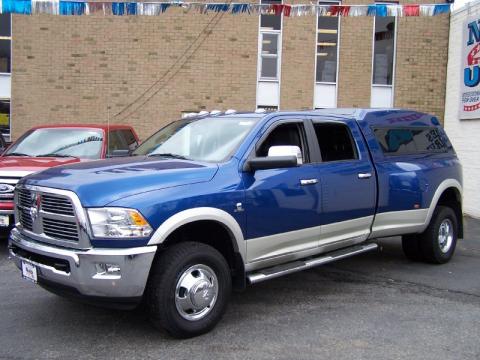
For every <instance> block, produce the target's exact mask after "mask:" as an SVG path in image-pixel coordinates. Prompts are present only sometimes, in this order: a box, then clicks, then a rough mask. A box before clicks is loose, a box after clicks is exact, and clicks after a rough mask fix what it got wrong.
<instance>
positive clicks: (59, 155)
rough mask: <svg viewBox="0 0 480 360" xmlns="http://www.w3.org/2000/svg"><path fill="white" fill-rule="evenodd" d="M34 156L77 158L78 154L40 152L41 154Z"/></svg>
mask: <svg viewBox="0 0 480 360" xmlns="http://www.w3.org/2000/svg"><path fill="white" fill-rule="evenodd" d="M35 157H58V158H67V157H71V158H75V159H78V156H73V155H66V154H57V153H48V154H41V155H36V156H35Z"/></svg>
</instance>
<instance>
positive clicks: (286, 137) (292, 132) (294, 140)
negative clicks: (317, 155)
mask: <svg viewBox="0 0 480 360" xmlns="http://www.w3.org/2000/svg"><path fill="white" fill-rule="evenodd" d="M304 139H305V137H304V132H303V125H302V124H300V123H288V124H281V125H278V126H277V127H276V128H275V129H274V130H273V131H272V132H271V133H270V134H269V135H268V136H267V138H266V139H265V140H264V141H263V142H262V144H261V145H260V147H259V148H258V149H257V156H258V157H266V156H268V149H270V148H271V147H272V146H282V145H289V146H298V147H299V148H300V150H301V151H302V157H303V163H306V162H308V153H307V151H306V145H305V143H306V142H305V140H304Z"/></svg>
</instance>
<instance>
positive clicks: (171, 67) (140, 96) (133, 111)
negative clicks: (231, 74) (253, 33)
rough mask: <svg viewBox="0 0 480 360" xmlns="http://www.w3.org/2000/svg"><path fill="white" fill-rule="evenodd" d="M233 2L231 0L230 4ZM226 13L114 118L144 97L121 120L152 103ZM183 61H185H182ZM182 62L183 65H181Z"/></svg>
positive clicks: (215, 17)
mask: <svg viewBox="0 0 480 360" xmlns="http://www.w3.org/2000/svg"><path fill="white" fill-rule="evenodd" d="M232 1H233V0H230V3H231V2H232ZM224 14H225V13H224V12H218V13H216V14H215V15H214V16H213V17H212V18H211V19H210V21H209V22H208V23H207V24H206V25H205V26H204V28H203V29H202V30H201V31H200V32H199V34H198V35H197V37H196V38H195V39H194V40H193V41H192V42H191V43H190V45H188V46H187V47H186V49H185V50H184V51H183V53H182V55H181V56H180V58H179V59H178V60H177V61H175V62H174V63H173V64H172V65H171V66H170V67H169V68H168V69H167V70H166V71H165V73H164V74H163V75H162V76H161V77H160V79H158V80H157V81H155V82H154V83H153V84H152V85H151V86H150V87H149V88H148V89H146V90H145V91H144V92H143V93H142V94H140V95H139V96H138V97H137V98H136V99H135V100H133V101H132V102H131V103H129V104H128V105H127V106H125V107H124V108H123V109H122V110H120V111H119V112H118V113H117V114H115V115H114V118H116V117H119V116H120V115H121V114H123V113H125V112H126V111H127V110H128V109H130V108H131V107H133V106H134V105H135V104H136V103H137V102H139V101H140V100H141V99H142V98H143V97H145V96H147V97H146V99H145V101H143V102H142V103H140V104H139V105H138V106H135V107H134V108H133V110H132V111H130V112H129V113H128V114H126V115H124V116H122V117H121V118H120V119H122V120H123V119H125V118H127V117H129V116H130V115H132V114H134V113H135V112H136V111H137V110H138V109H139V108H140V107H141V106H143V105H145V104H146V103H147V102H148V101H150V100H151V99H152V98H153V97H154V96H155V95H156V94H158V93H159V92H160V91H161V90H162V89H164V88H165V86H166V85H167V84H168V83H169V82H170V80H172V79H173V78H174V77H175V75H177V74H178V72H179V71H180V70H181V68H182V66H183V65H184V64H185V63H186V62H188V61H189V60H190V59H191V58H192V56H193V55H195V53H196V51H197V50H198V49H199V48H200V46H201V45H202V44H203V43H204V42H205V40H206V39H207V38H208V37H209V35H210V34H211V33H212V32H213V30H214V29H215V27H216V26H217V25H218V23H219V22H220V20H221V19H222V18H223V16H224ZM212 24H213V26H212V29H210V30H209V27H210V25H212ZM202 35H205V36H204V38H203V39H201V37H202ZM197 42H198V44H197V46H196V47H195V45H196V43H197ZM192 48H193V51H192V53H191V54H190V55H188V52H189V50H190V49H192ZM182 60H183V61H182ZM180 62H181V63H180ZM178 64H180V67H179V68H178V69H177V70H176V71H175V72H174V73H173V75H172V76H170V77H168V75H169V73H170V72H171V71H172V70H174V68H175V66H177V65H178ZM165 78H167V79H166V81H165V82H164V83H163V84H162V85H161V86H160V87H159V88H158V89H157V90H155V91H154V92H153V93H152V94H151V95H149V96H148V95H147V94H148V93H149V92H150V91H151V90H152V89H154V88H155V86H156V85H158V84H160V83H161V82H162V81H163V80H164V79H165Z"/></svg>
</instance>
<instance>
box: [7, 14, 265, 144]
mask: <svg viewBox="0 0 480 360" xmlns="http://www.w3.org/2000/svg"><path fill="white" fill-rule="evenodd" d="M214 17H215V15H214V14H211V15H210V14H209V15H201V14H194V13H193V12H192V13H189V14H183V13H182V11H181V10H179V9H170V10H169V11H168V12H167V13H165V14H163V15H162V16H160V17H140V16H138V17H113V16H112V17H107V18H105V17H87V16H82V17H59V16H47V15H41V16H15V17H14V19H13V34H14V41H13V87H12V98H13V100H12V118H13V125H12V133H13V137H14V138H18V136H19V135H20V134H21V133H23V132H24V131H25V130H27V129H28V128H30V127H31V126H33V125H36V124H39V123H44V122H49V123H51V122H57V123H72V122H106V121H107V118H108V117H110V121H111V122H112V123H114V122H115V123H129V124H132V125H134V126H135V128H136V129H137V131H138V133H139V134H140V136H141V137H142V138H145V137H146V136H147V135H148V134H150V133H152V132H153V131H154V130H155V129H158V127H159V126H161V125H162V124H164V123H166V122H168V121H171V120H172V119H175V118H178V117H180V114H181V112H182V111H192V110H196V111H199V110H201V109H216V108H219V109H226V108H236V109H250V110H253V109H254V107H255V88H256V67H257V47H256V44H257V41H258V40H257V33H258V18H257V17H255V16H241V15H240V16H230V15H225V16H223V17H221V16H220V15H219V16H217V17H216V18H214ZM217 19H218V24H216V25H215V26H213V23H212V24H211V25H210V26H208V23H209V22H212V21H213V22H216V20H217ZM204 29H205V31H203V30H204ZM238 29H242V31H238ZM169 70H170V71H169ZM142 94H144V95H143V96H142ZM132 103H133V105H131V106H129V105H130V104H132ZM108 108H110V109H108ZM121 111H123V112H122V113H121V114H120V115H118V116H116V114H118V113H119V112H121Z"/></svg>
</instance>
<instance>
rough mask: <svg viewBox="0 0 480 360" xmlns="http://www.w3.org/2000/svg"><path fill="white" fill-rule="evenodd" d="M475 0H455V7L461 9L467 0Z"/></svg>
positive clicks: (468, 0)
mask: <svg viewBox="0 0 480 360" xmlns="http://www.w3.org/2000/svg"><path fill="white" fill-rule="evenodd" d="M472 1H473V0H455V2H454V3H453V8H454V9H455V10H457V9H460V8H461V7H462V6H465V4H466V3H467V2H472Z"/></svg>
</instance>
